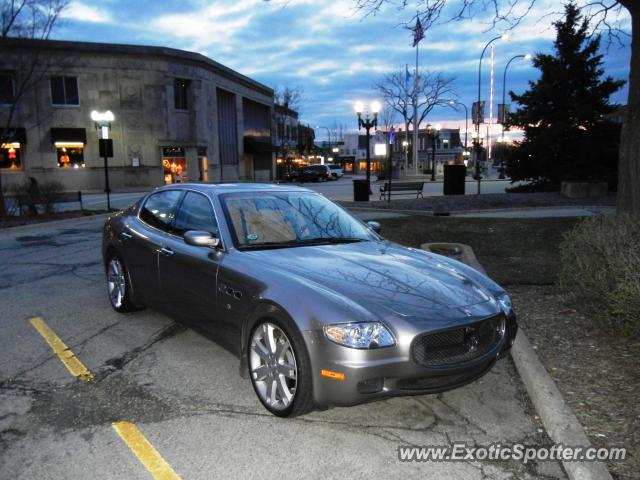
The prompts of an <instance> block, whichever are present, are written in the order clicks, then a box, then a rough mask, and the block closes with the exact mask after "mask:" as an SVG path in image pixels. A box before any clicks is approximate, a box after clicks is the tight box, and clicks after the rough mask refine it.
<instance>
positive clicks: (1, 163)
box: [0, 142, 22, 170]
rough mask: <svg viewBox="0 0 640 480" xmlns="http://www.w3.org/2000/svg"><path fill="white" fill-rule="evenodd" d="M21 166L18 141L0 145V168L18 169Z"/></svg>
mask: <svg viewBox="0 0 640 480" xmlns="http://www.w3.org/2000/svg"><path fill="white" fill-rule="evenodd" d="M21 166H22V164H21V162H20V144H19V143H17V142H16V143H5V144H3V145H2V146H0V168H8V169H9V170H18V169H19V168H20V167H21Z"/></svg>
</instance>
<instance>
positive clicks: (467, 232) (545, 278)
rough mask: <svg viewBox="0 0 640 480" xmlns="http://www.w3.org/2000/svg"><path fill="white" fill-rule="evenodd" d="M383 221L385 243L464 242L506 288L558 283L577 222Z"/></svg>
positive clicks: (514, 219) (538, 219)
mask: <svg viewBox="0 0 640 480" xmlns="http://www.w3.org/2000/svg"><path fill="white" fill-rule="evenodd" d="M379 222H380V224H381V225H382V228H383V231H382V234H383V235H384V237H385V238H387V239H388V240H391V241H393V242H397V243H400V244H402V245H406V246H410V247H420V245H421V244H423V243H425V242H457V243H466V244H467V245H470V246H471V248H473V251H474V252H475V254H476V256H477V257H478V260H479V261H480V263H482V266H483V267H484V268H485V269H486V270H487V273H488V274H489V275H490V276H491V278H493V279H494V280H495V281H497V282H498V283H500V284H501V285H503V286H508V285H517V284H523V285H532V284H533V285H550V284H554V283H556V280H557V278H558V273H559V271H560V254H559V251H558V245H559V244H560V243H561V241H562V239H563V238H564V234H565V233H566V232H568V231H569V230H571V229H572V228H573V227H574V225H575V224H576V223H577V222H578V219H574V218H456V217H418V216H415V217H403V218H387V219H381V220H379Z"/></svg>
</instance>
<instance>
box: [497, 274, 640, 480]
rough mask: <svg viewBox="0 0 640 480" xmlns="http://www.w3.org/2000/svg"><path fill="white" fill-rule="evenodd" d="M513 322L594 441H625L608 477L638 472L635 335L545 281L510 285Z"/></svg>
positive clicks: (639, 352) (638, 347) (639, 342)
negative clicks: (577, 306) (581, 308)
mask: <svg viewBox="0 0 640 480" xmlns="http://www.w3.org/2000/svg"><path fill="white" fill-rule="evenodd" d="M509 290H510V292H509V293H510V294H511V296H512V298H513V302H514V305H515V308H516V311H517V313H518V322H519V324H520V326H521V327H522V328H523V329H524V330H525V331H526V333H527V337H528V338H529V340H530V341H531V343H532V344H533V345H534V348H536V351H537V353H538V355H539V356H540V359H541V360H542V363H543V364H544V366H545V367H546V368H547V370H548V371H549V373H550V374H551V376H552V377H553V379H554V381H555V382H556V385H558V388H560V391H561V392H562V395H563V397H564V399H565V400H566V401H567V403H568V404H569V405H570V406H571V408H572V409H573V411H574V412H575V413H576V415H577V417H578V419H579V420H580V423H582V425H583V426H584V428H585V431H586V433H587V435H588V436H589V438H590V440H591V442H592V443H593V445H594V446H596V447H626V448H627V458H626V459H625V460H624V461H617V462H608V464H607V466H608V468H609V470H610V472H611V474H612V476H613V477H614V478H619V479H629V480H631V479H637V478H638V475H639V472H640V401H639V400H638V394H639V393H640V360H639V359H640V338H632V337H625V336H622V335H620V333H619V332H618V331H617V330H616V329H615V327H613V326H611V325H608V324H607V323H605V322H604V321H603V320H601V319H597V318H589V317H587V316H585V315H583V314H581V313H580V312H577V311H576V310H573V309H571V308H568V307H567V306H566V304H565V303H564V302H563V300H562V298H561V297H560V296H559V295H558V294H557V293H556V292H554V289H553V288H552V287H551V288H550V287H540V286H524V285H521V286H514V287H511V288H510V289H509Z"/></svg>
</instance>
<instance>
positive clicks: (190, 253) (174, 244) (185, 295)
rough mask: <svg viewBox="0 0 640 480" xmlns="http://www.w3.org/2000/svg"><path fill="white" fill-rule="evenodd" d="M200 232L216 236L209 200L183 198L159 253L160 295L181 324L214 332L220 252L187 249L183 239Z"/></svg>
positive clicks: (201, 196)
mask: <svg viewBox="0 0 640 480" xmlns="http://www.w3.org/2000/svg"><path fill="white" fill-rule="evenodd" d="M189 230H201V231H206V232H210V233H211V234H213V235H215V236H219V231H218V223H217V221H216V218H215V215H214V213H213V208H212V205H211V201H210V200H209V198H208V197H207V196H206V195H204V194H202V193H197V192H192V191H189V192H187V193H186V194H185V196H184V199H183V200H182V203H181V205H180V208H179V210H178V213H177V215H176V218H175V221H174V222H173V226H172V235H171V236H170V237H171V238H168V239H167V240H166V241H165V243H164V245H162V248H161V249H160V250H159V252H160V253H159V260H158V265H159V272H160V293H161V296H162V302H163V304H164V306H165V308H166V309H167V310H169V311H171V312H172V313H174V314H175V315H177V316H179V317H180V318H181V319H182V320H184V321H186V322H189V323H192V324H194V325H196V326H199V327H202V328H204V329H207V330H210V331H215V329H216V318H217V303H216V288H217V274H218V265H219V263H220V259H221V256H222V255H223V254H222V252H220V250H218V249H214V248H211V247H200V246H193V245H188V244H186V243H185V242H184V239H183V235H184V233H185V232H187V231H189Z"/></svg>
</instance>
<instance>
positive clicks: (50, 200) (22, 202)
mask: <svg viewBox="0 0 640 480" xmlns="http://www.w3.org/2000/svg"><path fill="white" fill-rule="evenodd" d="M16 200H17V202H18V208H19V212H20V214H22V213H23V212H25V211H28V210H29V206H30V205H31V206H32V207H37V206H38V205H40V206H44V207H45V209H46V208H47V207H49V208H51V207H53V206H54V205H56V204H58V203H73V202H77V203H79V204H80V210H84V206H83V204H82V192H81V191H79V190H78V191H77V192H56V193H50V194H48V195H42V194H40V195H37V196H36V198H31V199H25V198H23V197H22V196H20V195H18V196H17V197H16Z"/></svg>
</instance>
